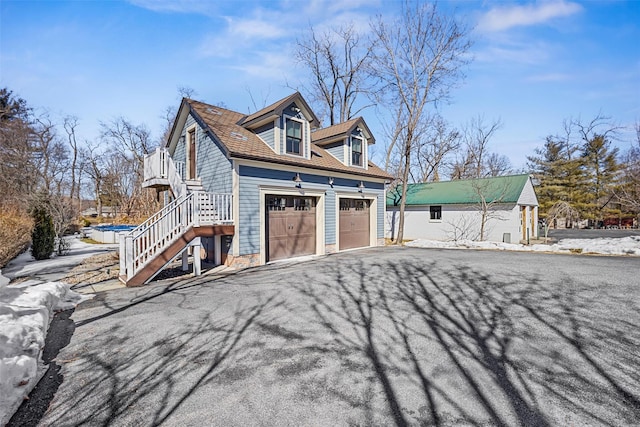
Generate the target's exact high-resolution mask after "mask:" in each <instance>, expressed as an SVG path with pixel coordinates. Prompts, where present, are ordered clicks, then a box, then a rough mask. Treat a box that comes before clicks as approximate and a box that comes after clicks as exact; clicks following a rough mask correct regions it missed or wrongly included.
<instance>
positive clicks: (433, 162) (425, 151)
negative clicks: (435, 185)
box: [415, 116, 460, 182]
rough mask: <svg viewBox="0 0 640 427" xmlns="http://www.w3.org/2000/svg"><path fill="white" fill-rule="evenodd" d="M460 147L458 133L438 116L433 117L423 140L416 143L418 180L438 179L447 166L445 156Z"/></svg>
mask: <svg viewBox="0 0 640 427" xmlns="http://www.w3.org/2000/svg"><path fill="white" fill-rule="evenodd" d="M459 147H460V133H459V132H458V131H457V130H455V129H451V128H449V126H448V125H447V123H446V122H445V121H444V119H443V118H442V117H440V116H436V117H434V118H433V120H432V121H431V123H430V124H429V127H428V129H427V134H426V136H425V138H424V140H422V141H420V143H419V144H417V149H416V160H417V164H418V171H417V174H418V175H417V177H416V178H417V179H415V181H419V182H429V181H440V176H441V173H442V171H443V169H446V168H448V166H449V165H448V164H447V163H446V161H447V157H448V156H450V155H451V154H452V153H453V152H455V150H457V149H458V148H459Z"/></svg>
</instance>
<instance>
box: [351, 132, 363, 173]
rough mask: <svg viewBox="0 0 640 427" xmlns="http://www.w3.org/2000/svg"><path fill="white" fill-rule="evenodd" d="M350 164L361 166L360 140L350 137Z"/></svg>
mask: <svg viewBox="0 0 640 427" xmlns="http://www.w3.org/2000/svg"><path fill="white" fill-rule="evenodd" d="M351 164H352V165H354V166H362V140H361V139H360V138H351Z"/></svg>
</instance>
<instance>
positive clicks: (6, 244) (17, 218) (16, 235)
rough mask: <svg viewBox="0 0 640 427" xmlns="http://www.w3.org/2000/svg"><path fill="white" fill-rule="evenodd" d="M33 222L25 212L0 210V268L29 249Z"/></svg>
mask: <svg viewBox="0 0 640 427" xmlns="http://www.w3.org/2000/svg"><path fill="white" fill-rule="evenodd" d="M32 229H33V221H32V220H31V217H30V216H29V215H28V214H27V213H26V212H21V211H19V210H13V209H3V210H0V268H1V267H4V266H5V265H6V264H7V263H8V262H9V261H11V260H12V259H13V258H15V257H16V256H18V255H19V254H20V253H21V252H22V251H24V250H25V249H27V248H28V247H29V243H30V242H31V230H32Z"/></svg>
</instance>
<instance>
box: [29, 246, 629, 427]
mask: <svg viewBox="0 0 640 427" xmlns="http://www.w3.org/2000/svg"><path fill="white" fill-rule="evenodd" d="M639 271H640V260H639V259H638V258H630V257H627V258H626V257H595V256H568V255H547V254H531V253H508V252H489V251H471V250H436V249H419V248H389V247H387V248H376V249H368V250H362V251H355V252H350V253H343V254H337V255H333V256H328V257H324V258H321V259H316V260H312V261H307V262H303V263H300V264H297V265H287V264H278V265H272V266H266V267H261V268H256V269H252V270H246V271H243V272H240V273H238V274H234V275H230V276H227V277H222V278H215V277H214V276H202V277H199V278H189V279H185V280H182V281H179V282H171V283H169V282H159V283H155V284H152V285H150V286H147V287H145V288H139V289H117V290H113V291H109V292H108V293H103V294H101V295H100V296H99V298H98V299H96V300H94V301H90V302H87V303H83V304H82V305H81V306H79V307H78V309H77V310H76V311H75V313H73V315H72V319H73V320H74V322H75V323H73V322H71V320H66V322H67V323H64V324H63V325H62V326H63V328H62V329H61V331H62V332H64V331H66V332H67V334H68V335H71V333H72V335H71V336H70V342H69V343H68V345H66V347H65V348H63V349H62V350H61V352H60V353H59V354H58V355H57V359H56V362H54V368H55V369H56V370H55V372H54V373H53V374H52V375H50V377H51V378H49V381H50V384H49V389H50V394H53V392H55V396H54V397H53V398H51V397H49V398H48V399H49V400H50V407H49V410H48V412H46V413H45V414H44V415H42V414H40V415H38V416H37V418H38V419H40V418H41V419H40V425H64V426H75V425H126V426H134V425H135V426H147V425H161V424H162V425H168V426H203V425H211V426H214V425H215V426H217V425H220V426H228V425H238V426H239V425H242V426H251V425H296V426H298V425H314V426H319V425H327V426H335V425H393V424H395V425H399V426H402V425H514V426H515V425H535V426H546V425H606V426H620V425H638V424H640V373H639V372H640V370H639V369H638V366H640V279H639V276H638V272H639ZM74 329H75V330H74ZM62 332H61V333H62ZM64 344H66V342H65V340H63V345H64ZM56 388H57V390H55V389H56ZM51 389H53V391H51ZM44 399H46V397H45V398H44ZM47 403H48V402H47ZM33 413H34V414H35V413H36V412H33ZM24 422H26V420H24ZM32 422H35V419H34V420H32Z"/></svg>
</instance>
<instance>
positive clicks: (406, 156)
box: [396, 139, 411, 245]
mask: <svg viewBox="0 0 640 427" xmlns="http://www.w3.org/2000/svg"><path fill="white" fill-rule="evenodd" d="M410 166H411V146H410V145H409V140H408V139H407V142H406V146H405V153H404V166H403V169H402V196H401V198H400V222H399V223H398V236H397V237H396V245H401V244H402V241H403V239H404V211H405V206H406V204H407V181H408V180H409V168H410Z"/></svg>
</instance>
